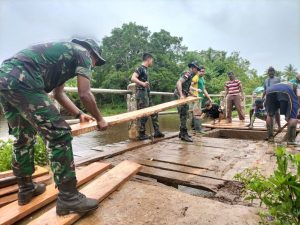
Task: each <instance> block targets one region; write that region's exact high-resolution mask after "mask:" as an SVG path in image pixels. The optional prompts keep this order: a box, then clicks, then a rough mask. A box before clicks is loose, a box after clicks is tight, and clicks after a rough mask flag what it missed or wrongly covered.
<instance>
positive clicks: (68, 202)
mask: <svg viewBox="0 0 300 225" xmlns="http://www.w3.org/2000/svg"><path fill="white" fill-rule="evenodd" d="M76 184H77V181H76V179H72V180H69V181H65V182H63V183H62V184H60V185H58V190H59V193H58V198H57V202H56V213H57V215H59V216H63V215H67V214H70V213H73V212H74V213H86V212H88V211H91V210H95V209H97V208H98V206H99V203H98V201H97V200H96V199H91V198H87V197H86V196H85V195H84V194H81V193H80V192H79V191H78V190H77V187H76Z"/></svg>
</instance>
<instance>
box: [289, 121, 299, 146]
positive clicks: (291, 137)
mask: <svg viewBox="0 0 300 225" xmlns="http://www.w3.org/2000/svg"><path fill="white" fill-rule="evenodd" d="M296 136H297V131H296V127H290V126H289V127H288V131H287V144H288V145H295V146H296V145H297V146H298V145H299V144H298V143H297V142H296V141H295V140H296Z"/></svg>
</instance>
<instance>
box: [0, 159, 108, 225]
mask: <svg viewBox="0 0 300 225" xmlns="http://www.w3.org/2000/svg"><path fill="white" fill-rule="evenodd" d="M109 167H111V164H109V163H93V164H90V165H88V166H86V167H85V168H83V169H80V170H78V171H77V180H78V183H77V185H78V186H80V185H82V184H84V183H86V182H88V181H90V180H91V179H93V178H94V177H96V176H97V175H99V174H100V173H102V172H103V171H105V170H107V169H108V168H109ZM57 193H58V191H57V189H56V188H55V184H50V185H48V186H47V187H46V192H44V193H43V194H41V195H39V196H37V197H35V198H33V199H32V201H31V202H30V203H29V204H27V205H24V206H19V205H18V203H17V202H16V201H15V202H12V203H10V204H8V205H6V206H4V207H2V208H0V215H1V217H0V224H1V225H2V224H12V223H15V222H17V221H19V220H20V219H22V218H24V217H25V216H27V215H29V214H30V213H32V212H34V211H36V210H38V209H39V208H41V207H43V206H45V205H47V204H49V203H50V202H52V201H54V200H55V199H56V197H57Z"/></svg>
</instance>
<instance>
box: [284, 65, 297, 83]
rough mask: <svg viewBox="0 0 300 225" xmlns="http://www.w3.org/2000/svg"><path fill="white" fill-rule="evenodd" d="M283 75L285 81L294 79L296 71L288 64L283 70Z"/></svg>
mask: <svg viewBox="0 0 300 225" xmlns="http://www.w3.org/2000/svg"><path fill="white" fill-rule="evenodd" d="M283 74H284V77H285V79H286V80H291V79H294V78H295V76H296V75H297V69H296V68H295V67H294V66H293V65H292V64H289V65H288V66H286V67H285V68H284V72H283Z"/></svg>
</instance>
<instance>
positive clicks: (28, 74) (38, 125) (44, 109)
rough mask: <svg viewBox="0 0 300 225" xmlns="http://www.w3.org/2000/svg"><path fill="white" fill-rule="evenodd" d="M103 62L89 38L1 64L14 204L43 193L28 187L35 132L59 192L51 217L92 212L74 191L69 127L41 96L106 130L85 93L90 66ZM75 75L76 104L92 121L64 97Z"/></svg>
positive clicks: (0, 95) (42, 47) (35, 49)
mask: <svg viewBox="0 0 300 225" xmlns="http://www.w3.org/2000/svg"><path fill="white" fill-rule="evenodd" d="M104 63H105V60H104V59H103V58H102V57H101V56H100V48H99V47H98V45H97V44H96V42H95V41H93V40H91V39H87V40H84V41H82V40H77V39H73V40H72V42H52V43H46V44H39V45H34V46H32V47H29V48H27V49H24V50H22V51H20V52H19V53H17V54H16V55H14V56H13V57H12V58H10V59H7V60H5V61H4V62H3V64H2V66H1V68H0V102H1V105H2V108H3V111H4V113H5V117H6V119H7V121H8V123H9V125H10V127H11V128H12V133H11V134H12V135H14V136H15V138H16V140H15V142H14V149H13V163H12V169H13V172H14V175H15V176H16V177H17V180H18V185H19V192H18V203H19V205H25V204H27V203H29V202H30V201H31V199H32V198H33V197H34V196H36V195H39V194H42V193H43V192H44V191H45V185H43V184H36V183H34V182H32V174H33V172H34V157H33V156H34V144H35V136H36V134H37V133H38V134H39V135H40V136H41V137H42V138H43V140H44V141H47V148H48V152H49V159H50V166H51V169H52V171H53V174H54V181H55V183H56V185H57V187H58V190H59V194H58V200H57V214H58V215H65V214H68V213H70V212H78V213H83V212H87V211H90V210H93V209H96V208H97V207H98V203H97V201H96V200H94V199H90V198H86V197H85V196H84V195H83V194H81V193H79V192H78V190H77V187H76V183H77V180H76V175H75V165H74V159H73V151H72V144H71V141H72V135H71V128H70V126H69V125H68V124H67V123H66V121H65V120H64V119H63V118H62V117H61V115H60V113H59V111H58V110H57V108H56V107H55V105H54V104H53V102H52V101H51V100H50V99H49V97H48V95H47V93H49V92H51V91H53V93H54V98H55V99H56V100H57V101H58V102H59V103H60V104H61V105H62V106H63V107H64V108H66V109H67V110H68V111H69V112H70V113H71V114H73V115H74V116H76V117H77V118H80V121H81V122H84V121H90V120H96V121H97V124H98V126H99V129H100V130H104V129H106V128H107V123H106V121H105V120H104V119H103V117H102V115H101V113H100V111H99V110H98V108H97V104H96V101H95V98H94V96H93V95H92V93H91V91H90V79H91V75H92V67H94V66H101V65H103V64H104ZM75 76H77V82H78V93H79V96H80V99H81V100H82V102H83V104H84V106H85V108H86V109H87V111H89V112H90V113H91V114H92V116H93V117H91V116H89V115H87V114H85V113H83V112H82V111H81V110H80V109H78V108H77V106H76V105H75V104H74V103H73V102H72V101H71V100H70V99H69V98H68V96H67V95H66V94H65V93H64V83H65V82H66V81H67V80H69V79H71V78H73V77H75Z"/></svg>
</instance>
